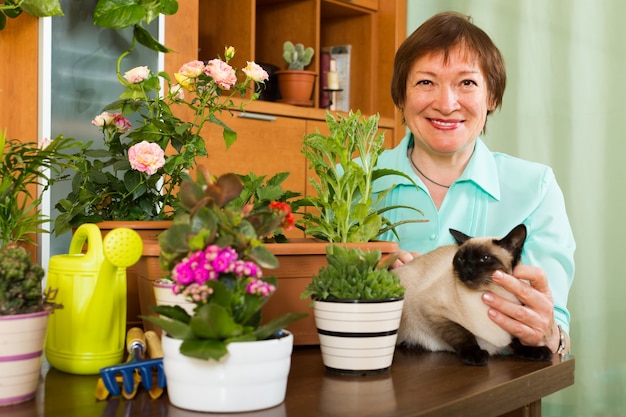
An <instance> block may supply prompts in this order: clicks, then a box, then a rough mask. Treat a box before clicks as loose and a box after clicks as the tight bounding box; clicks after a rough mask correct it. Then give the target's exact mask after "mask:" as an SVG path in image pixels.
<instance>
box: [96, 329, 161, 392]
mask: <svg viewBox="0 0 626 417" xmlns="http://www.w3.org/2000/svg"><path fill="white" fill-rule="evenodd" d="M153 333H154V332H151V333H150V334H149V336H148V338H147V340H148V344H147V343H146V336H144V333H143V330H141V329H140V328H138V327H133V328H131V329H130V330H129V331H128V334H127V337H126V347H127V349H128V353H129V356H128V361H127V362H125V363H123V364H121V365H115V366H109V367H107V368H102V369H101V370H100V376H101V378H102V382H103V383H104V387H105V388H106V390H107V391H108V393H110V394H111V395H120V394H121V395H123V396H124V398H126V399H130V398H133V397H134V396H135V394H136V393H137V389H138V387H139V384H140V383H141V385H142V386H143V387H144V388H145V389H147V390H149V391H150V396H151V397H152V398H157V397H158V396H160V394H161V393H162V392H163V388H164V387H165V371H164V369H163V358H162V357H156V356H158V355H159V353H158V352H160V351H161V350H160V342H159V345H157V344H156V342H157V340H155V339H154V337H156V338H157V339H158V336H157V335H156V334H153ZM147 352H151V355H152V358H151V359H144V357H145V356H146V353H147ZM161 356H162V355H161ZM153 370H155V371H156V377H154V376H153ZM120 376H121V388H120V381H119V377H120ZM153 378H154V379H153ZM98 384H100V382H98ZM154 384H156V387H154V388H153V385H154ZM101 391H102V388H101V387H99V388H97V389H96V397H98V398H99V399H103V398H102V397H104V398H106V397H107V396H108V394H107V393H103V392H101Z"/></svg>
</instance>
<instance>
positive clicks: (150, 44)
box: [133, 25, 174, 53]
mask: <svg viewBox="0 0 626 417" xmlns="http://www.w3.org/2000/svg"><path fill="white" fill-rule="evenodd" d="M133 36H134V37H135V39H137V42H139V43H140V44H142V45H143V46H145V47H146V48H149V49H152V50H153V51H157V52H164V53H168V52H174V51H173V50H172V49H170V48H168V47H167V46H165V45H163V44H161V43H159V41H157V40H156V39H155V38H154V37H153V36H152V35H151V34H150V32H148V31H147V30H146V29H144V28H143V27H141V26H139V25H136V26H135V28H134V29H133Z"/></svg>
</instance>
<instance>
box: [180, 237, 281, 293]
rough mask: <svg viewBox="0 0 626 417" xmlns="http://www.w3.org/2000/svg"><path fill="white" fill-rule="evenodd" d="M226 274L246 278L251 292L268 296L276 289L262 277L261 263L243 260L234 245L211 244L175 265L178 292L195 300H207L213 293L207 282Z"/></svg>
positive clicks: (247, 287) (247, 286)
mask: <svg viewBox="0 0 626 417" xmlns="http://www.w3.org/2000/svg"><path fill="white" fill-rule="evenodd" d="M226 274H230V275H232V276H233V277H234V278H236V279H238V280H246V283H247V285H246V292H247V293H249V294H253V295H260V296H262V297H268V296H269V295H271V294H272V293H273V292H274V291H275V290H276V288H275V287H274V286H273V285H271V284H269V283H267V282H264V281H263V280H262V279H261V278H262V277H263V272H262V270H261V268H260V267H259V266H258V265H257V264H255V263H254V262H250V261H244V260H241V259H239V255H238V254H237V252H236V251H235V250H234V249H233V248H230V247H228V248H221V247H219V246H218V245H209V246H207V248H206V249H204V250H201V251H196V252H193V253H192V254H190V255H189V256H187V257H186V258H185V259H183V260H182V261H181V262H179V263H178V264H177V265H176V266H175V267H174V269H173V270H172V279H173V280H174V282H175V283H176V286H175V289H174V291H175V292H176V293H183V294H185V295H188V296H190V297H191V298H192V300H193V301H195V302H198V301H206V299H207V297H208V296H209V295H210V294H211V293H212V290H211V288H209V287H207V285H206V283H207V281H216V280H218V279H219V278H220V276H221V275H226Z"/></svg>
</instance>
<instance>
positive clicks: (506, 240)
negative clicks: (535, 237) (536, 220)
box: [496, 224, 526, 260]
mask: <svg viewBox="0 0 626 417" xmlns="http://www.w3.org/2000/svg"><path fill="white" fill-rule="evenodd" d="M525 240H526V226H525V225H523V224H519V225H517V226H515V227H514V228H513V230H511V231H510V232H509V234H508V235H506V236H505V237H503V238H502V239H500V240H498V241H497V242H496V243H497V244H498V245H500V246H502V247H504V248H506V249H508V250H509V252H511V253H512V254H513V256H514V258H515V259H516V260H518V259H519V257H520V256H521V254H522V247H523V246H524V241H525Z"/></svg>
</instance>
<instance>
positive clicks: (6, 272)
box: [0, 246, 45, 315]
mask: <svg viewBox="0 0 626 417" xmlns="http://www.w3.org/2000/svg"><path fill="white" fill-rule="evenodd" d="M43 276H44V270H43V268H41V266H39V265H38V264H37V263H34V262H32V261H31V259H30V254H29V253H28V252H27V251H26V249H24V248H22V247H21V246H5V247H4V248H3V249H2V250H0V315H10V314H24V313H32V312H35V311H40V310H41V309H42V308H43V304H44V301H45V300H44V296H43V290H42V286H41V281H42V279H43Z"/></svg>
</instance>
